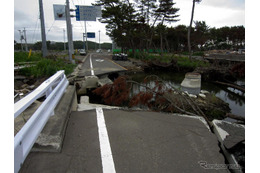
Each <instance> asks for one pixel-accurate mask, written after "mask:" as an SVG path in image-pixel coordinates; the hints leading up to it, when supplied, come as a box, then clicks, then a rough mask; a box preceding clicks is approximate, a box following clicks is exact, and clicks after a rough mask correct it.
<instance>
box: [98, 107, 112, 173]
mask: <svg viewBox="0 0 260 173" xmlns="http://www.w3.org/2000/svg"><path fill="white" fill-rule="evenodd" d="M96 113H97V124H98V134H99V143H100V153H101V160H102V168H103V173H115V172H116V170H115V165H114V160H113V156H112V151H111V147H110V143H109V138H108V133H107V128H106V122H105V118H104V113H103V110H102V108H96Z"/></svg>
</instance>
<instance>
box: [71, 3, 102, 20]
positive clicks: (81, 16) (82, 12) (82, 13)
mask: <svg viewBox="0 0 260 173" xmlns="http://www.w3.org/2000/svg"><path fill="white" fill-rule="evenodd" d="M100 14H101V8H100V7H96V6H79V5H76V21H96V17H100Z"/></svg>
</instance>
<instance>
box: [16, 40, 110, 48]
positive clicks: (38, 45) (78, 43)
mask: <svg viewBox="0 0 260 173" xmlns="http://www.w3.org/2000/svg"><path fill="white" fill-rule="evenodd" d="M46 44H47V48H48V50H64V43H63V42H51V41H46ZM73 45H74V49H84V45H85V42H83V41H73ZM65 46H66V50H68V42H66V43H65ZM23 47H25V46H23ZM100 47H101V49H112V44H111V43H102V44H101V45H100ZM88 48H89V49H92V50H96V49H98V48H99V44H98V43H96V42H92V41H88ZM14 49H15V50H21V44H20V43H17V42H16V41H14ZM28 49H32V50H41V49H42V42H41V41H39V42H36V43H34V44H28Z"/></svg>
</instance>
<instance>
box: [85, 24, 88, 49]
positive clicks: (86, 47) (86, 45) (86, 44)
mask: <svg viewBox="0 0 260 173" xmlns="http://www.w3.org/2000/svg"><path fill="white" fill-rule="evenodd" d="M84 24H85V37H86V42H85V51H86V53H87V52H88V36H87V26H86V21H84Z"/></svg>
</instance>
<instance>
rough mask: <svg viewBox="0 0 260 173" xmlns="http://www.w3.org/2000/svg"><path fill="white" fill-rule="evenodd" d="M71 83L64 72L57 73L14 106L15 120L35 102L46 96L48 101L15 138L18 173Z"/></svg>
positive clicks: (15, 161) (15, 166) (15, 168)
mask: <svg viewBox="0 0 260 173" xmlns="http://www.w3.org/2000/svg"><path fill="white" fill-rule="evenodd" d="M68 84H69V82H68V80H67V78H66V75H65V74H64V70H61V71H58V72H56V74H54V75H53V76H51V77H50V78H49V79H47V80H46V81H44V82H43V83H42V84H41V85H40V86H39V87H38V88H36V89H35V90H34V91H33V92H31V93H30V94H28V95H27V96H26V97H24V98H23V99H21V100H19V101H18V102H16V103H15V104H14V118H16V117H17V116H19V115H20V114H21V113H22V112H23V111H24V110H25V109H26V108H28V107H29V106H30V105H31V104H32V103H33V102H34V101H35V100H37V99H38V98H40V97H42V96H44V95H46V99H45V100H44V102H43V103H42V104H41V105H40V107H39V108H38V109H37V110H36V111H35V112H34V113H33V115H32V116H31V117H30V119H29V120H28V121H27V122H26V124H25V125H24V126H23V127H22V129H21V130H20V131H19V132H18V133H17V134H16V135H15V137H14V170H15V172H18V171H19V170H20V168H21V166H22V164H23V162H24V160H25V158H26V157H27V155H28V154H29V152H30V150H31V148H32V146H33V144H34V143H35V141H36V139H37V137H38V136H39V134H40V132H41V131H42V129H43V128H44V126H45V124H46V123H47V121H48V119H49V117H50V116H52V115H54V109H55V107H56V105H57V104H58V102H59V100H60V98H61V97H62V95H63V93H64V92H65V90H66V88H67V86H68Z"/></svg>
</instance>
